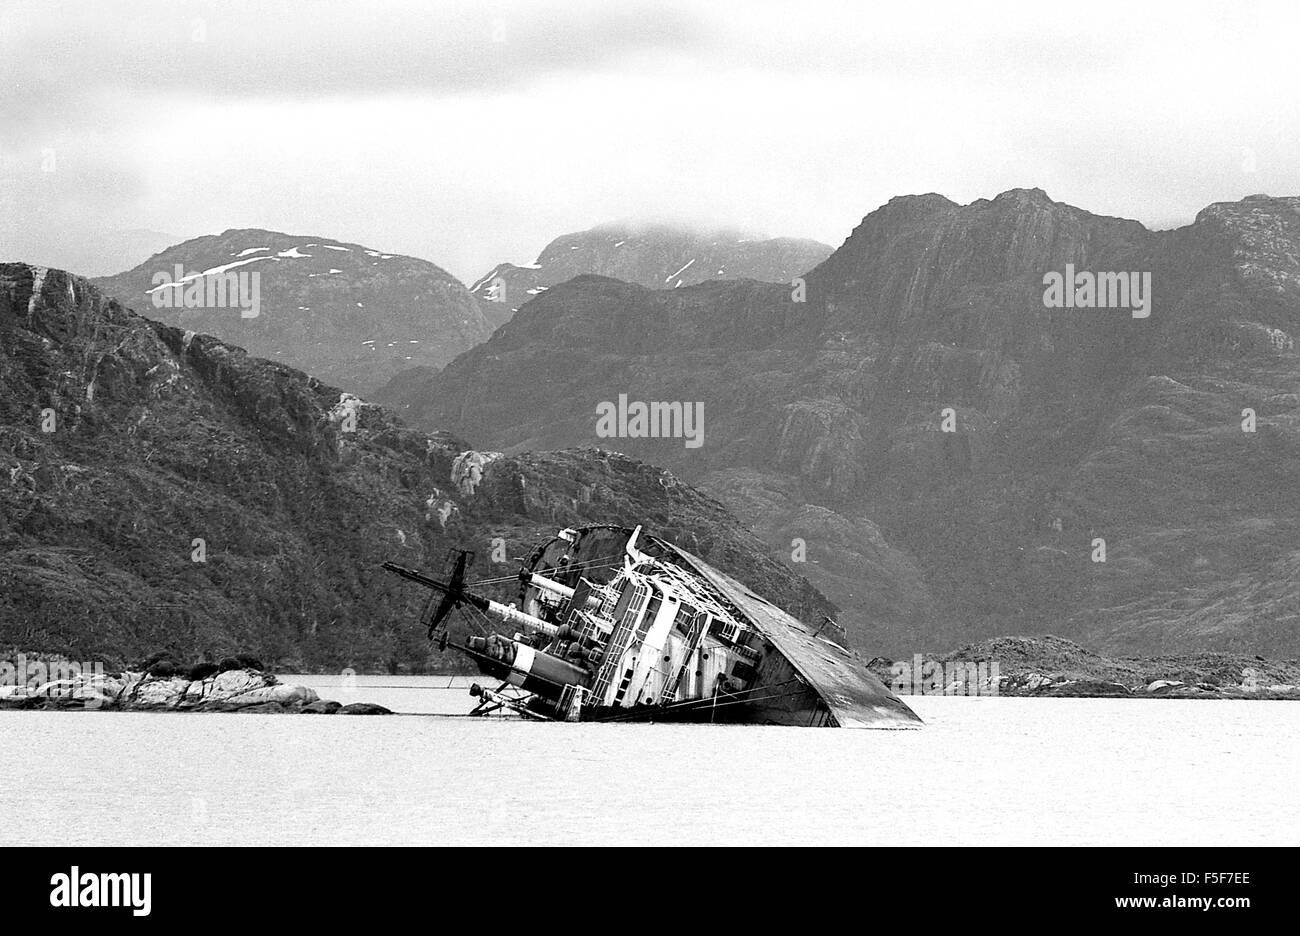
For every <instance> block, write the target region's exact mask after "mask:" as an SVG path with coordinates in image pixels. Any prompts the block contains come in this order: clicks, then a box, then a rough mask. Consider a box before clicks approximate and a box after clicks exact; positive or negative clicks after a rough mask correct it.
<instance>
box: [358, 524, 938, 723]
mask: <svg viewBox="0 0 1300 936" xmlns="http://www.w3.org/2000/svg"><path fill="white" fill-rule="evenodd" d="M471 556H472V553H468V552H464V551H458V552H457V554H456V555H455V557H454V558H453V560H452V561H451V569H450V572H449V574H448V575H447V577H446V578H445V579H436V578H432V577H430V576H428V575H426V574H424V573H422V572H419V571H416V570H413V569H407V568H403V567H402V566H399V565H395V564H393V563H391V562H386V563H384V568H385V569H386V570H388V571H389V572H392V573H394V574H396V575H399V576H402V577H403V578H405V579H408V580H410V581H413V582H417V583H419V584H420V585H423V586H425V587H426V588H429V589H432V590H433V591H434V592H435V594H433V595H432V596H431V597H430V599H429V601H428V603H427V604H426V606H425V609H424V612H423V614H422V617H421V620H422V623H423V624H424V625H425V626H426V627H427V628H428V633H429V637H430V639H431V640H435V641H436V642H437V643H438V646H439V647H440V649H445V648H446V647H448V646H452V647H455V648H456V649H458V650H460V651H462V652H464V653H465V654H467V655H468V656H469V657H471V658H472V659H473V660H474V661H475V662H476V663H477V664H478V667H479V669H480V671H481V672H482V673H484V674H485V675H487V676H490V677H492V678H493V679H494V680H497V681H499V685H498V686H497V687H496V688H491V687H488V686H482V685H478V684H476V685H474V686H473V687H472V688H471V690H470V691H471V694H472V695H474V696H475V697H476V698H478V700H479V702H478V704H477V706H476V707H475V709H474V711H473V713H472V714H476V715H484V714H489V713H493V712H503V711H509V712H513V713H516V714H518V715H520V716H523V717H526V718H535V719H547V720H560V721H655V722H663V721H682V722H704V723H732V724H735V723H741V724H764V725H792V726H807V727H818V726H820V727H838V728H915V727H919V726H920V724H921V720H920V719H919V718H918V717H917V716H916V714H915V713H914V712H913V711H912V710H911V709H910V708H908V707H907V706H906V705H905V704H904V703H903V702H902V701H901V700H899V699H898V697H897V696H895V695H894V694H893V693H892V692H891V691H890V690H889V689H888V688H887V687H886V686H885V685H884V684H883V683H882V682H881V681H880V680H879V679H877V678H876V676H875V675H874V674H873V673H871V672H870V671H869V670H868V669H867V667H866V665H865V664H864V663H863V661H862V660H861V659H859V657H858V656H857V655H856V654H854V653H853V652H851V651H850V650H848V649H847V648H846V647H844V646H843V645H842V644H841V643H839V642H837V641H836V640H834V639H832V637H831V636H830V635H829V634H827V633H825V632H824V628H823V629H817V628H813V627H809V626H808V625H806V624H804V623H803V622H801V621H799V620H798V619H796V618H794V617H793V616H791V615H790V614H787V613H786V612H785V611H783V610H781V609H780V608H778V607H776V606H775V605H773V604H772V603H771V602H769V601H767V600H766V599H765V598H763V597H761V596H760V595H758V594H755V593H754V592H753V591H752V590H750V589H749V588H748V587H746V586H745V585H743V584H741V583H740V582H738V581H736V580H735V579H733V578H731V577H730V576H728V575H726V574H724V573H722V572H720V571H718V570H717V569H715V568H713V567H712V566H711V565H709V564H708V563H706V562H704V561H703V560H702V559H699V558H697V557H696V556H693V555H691V554H690V553H688V552H687V551H686V550H684V549H681V548H680V547H678V546H675V545H673V544H672V543H669V542H667V541H666V540H662V539H659V538H658V537H655V536H652V535H648V534H646V533H643V531H642V529H641V527H639V526H638V527H636V528H635V529H632V530H628V529H626V528H623V527H617V526H609V525H597V526H587V527H582V528H579V529H565V530H561V531H560V532H559V534H558V535H556V536H555V537H553V538H552V539H550V540H548V541H547V542H544V543H542V544H541V545H540V546H538V547H537V548H536V549H535V550H534V551H533V552H532V554H531V555H530V556H529V557H528V558H527V559H526V560H525V561H524V563H523V565H522V567H521V568H520V570H519V585H520V595H519V601H518V603H517V604H510V605H507V604H503V603H501V602H499V601H495V600H493V599H491V598H488V597H486V596H484V595H482V594H479V593H477V592H475V591H474V590H473V586H471V585H469V584H467V583H466V582H465V569H466V565H467V562H468V560H469V559H470V557H471ZM456 609H459V610H461V612H462V613H465V614H467V615H468V616H469V617H470V618H471V620H473V621H474V622H476V629H479V630H482V631H483V633H482V634H481V635H478V636H470V637H467V638H465V640H464V643H451V642H450V637H449V633H448V630H447V627H446V622H447V618H448V616H449V615H450V614H451V612H452V611H453V610H456ZM503 629H504V632H500V631H502V630H503Z"/></svg>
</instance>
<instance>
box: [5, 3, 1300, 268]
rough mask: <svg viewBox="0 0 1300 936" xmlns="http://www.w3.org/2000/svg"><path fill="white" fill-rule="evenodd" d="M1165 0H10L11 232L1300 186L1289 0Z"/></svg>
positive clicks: (374, 234) (380, 233)
mask: <svg viewBox="0 0 1300 936" xmlns="http://www.w3.org/2000/svg"><path fill="white" fill-rule="evenodd" d="M1149 6H1150V8H1148V5H1146V4H1137V3H1132V2H1125V3H1118V4H1113V5H1109V4H1105V3H1089V4H1085V5H1082V6H1081V5H1078V4H1069V5H1065V4H1055V3H1049V2H1039V3H1035V4H1024V5H1016V4H999V5H990V4H980V3H975V2H966V3H959V4H955V5H951V6H950V5H946V4H945V5H938V4H928V3H924V2H917V3H898V2H891V3H888V4H881V5H876V4H872V3H868V2H863V0H851V2H845V3H819V2H810V0H798V2H793V3H743V4H741V3H736V4H731V3H726V2H722V0H698V2H697V0H680V2H639V0H617V2H615V0H606V2H591V3H587V2H578V0H556V2H529V3H513V2H504V0H502V2H495V0H478V2H472V3H449V2H409V3H408V2H395V0H378V2H376V0H352V2H347V3H341V2H334V0H326V2H307V0H297V2H287V0H258V2H251V0H250V2H198V0H195V2H185V0H174V2H145V0H84V2H80V3H53V2H36V0H30V2H22V0H0V186H2V187H0V260H9V259H25V260H33V261H36V262H42V261H43V260H45V258H44V257H43V256H34V255H32V254H33V253H40V252H42V251H49V250H50V249H51V248H50V245H51V244H58V243H59V239H60V238H64V237H72V236H73V234H71V233H70V232H77V231H80V232H97V231H111V230H118V229H128V228H148V229H153V230H158V231H163V232H167V233H170V234H177V235H183V236H187V237H188V236H194V235H197V234H203V233H210V232H215V231H221V230H224V229H226V228H230V227H265V228H271V229H275V230H282V231H288V232H291V233H302V234H315V235H323V236H328V237H335V238H338V239H341V240H347V241H356V242H360V243H363V244H366V245H368V246H372V247H377V248H380V249H383V250H387V251H396V252H402V253H409V254H414V255H416V256H420V257H425V258H427V259H430V260H433V261H435V262H436V263H439V264H440V265H442V266H444V267H446V268H447V269H449V270H450V271H451V272H452V273H454V274H455V275H457V276H458V277H460V278H461V279H462V280H466V281H472V280H474V279H476V278H477V277H478V276H480V275H481V274H483V273H484V272H486V271H487V270H488V269H489V268H490V267H491V266H492V265H493V264H494V263H496V262H497V261H500V260H512V261H515V262H528V261H530V260H532V259H533V257H534V256H535V255H536V254H537V252H538V251H539V250H540V249H541V248H542V247H543V246H544V245H545V243H546V242H547V241H548V240H550V239H551V238H552V237H554V236H556V235H558V234H561V233H564V232H568V231H573V230H579V229H582V228H586V227H590V226H592V225H594V224H598V223H600V222H603V221H608V220H613V219H620V218H645V219H680V220H689V221H692V222H697V223H700V224H717V225H723V226H737V227H742V228H746V229H750V230H754V231H762V232H766V233H769V234H774V235H776V234H779V235H791V236H804V237H814V238H817V239H819V240H822V241H825V242H827V243H829V244H832V245H835V246H837V245H838V244H840V243H841V242H842V241H843V239H844V238H845V237H846V236H847V235H848V233H849V232H850V231H851V230H852V228H853V227H854V226H855V225H856V224H857V223H858V222H859V221H860V220H861V218H862V216H863V215H865V214H866V213H867V212H869V211H871V210H873V209H874V208H876V207H878V206H879V205H880V204H881V203H883V202H884V201H886V200H888V199H889V198H890V197H892V196H894V195H898V194H907V193H919V192H930V191H937V192H941V193H943V194H945V195H947V196H948V197H950V198H953V199H955V200H957V201H960V202H968V201H971V200H973V199H976V198H981V197H992V196H993V195H995V194H997V193H998V192H1000V191H1003V190H1005V189H1008V188H1013V187H1017V186H1026V187H1029V186H1039V187H1041V188H1044V189H1046V191H1047V192H1048V194H1049V195H1051V196H1052V197H1053V198H1055V199H1057V200H1058V201H1067V202H1070V203H1072V204H1076V205H1079V206H1081V207H1084V208H1087V209H1089V210H1091V211H1095V212H1099V213H1105V214H1116V215H1123V216H1126V217H1133V218H1137V219H1138V220H1140V221H1142V222H1144V223H1146V224H1148V225H1149V226H1153V227H1170V226H1175V225H1178V224H1184V223H1187V222H1189V221H1191V219H1192V218H1193V217H1194V216H1195V214H1196V212H1197V211H1198V210H1199V209H1200V208H1202V207H1204V206H1205V205H1206V204H1208V203H1210V202H1213V201H1222V200H1228V199H1237V198H1240V197H1242V196H1244V195H1248V194H1252V193H1255V192H1268V193H1271V194H1276V195H1281V194H1291V195H1294V194H1300V145H1298V144H1300V133H1298V132H1297V109H1298V107H1300V66H1297V64H1296V59H1297V56H1296V51H1295V41H1296V40H1295V37H1296V35H1297V29H1296V27H1297V25H1300V13H1297V12H1293V9H1292V8H1294V7H1295V4H1287V3H1281V4H1277V5H1272V4H1250V3H1243V2H1234V3H1222V4H1199V3H1177V4H1172V5H1169V6H1168V7H1164V9H1163V11H1162V10H1161V8H1160V6H1157V5H1155V4H1151V5H1149ZM1067 7H1068V8H1067ZM51 156H52V159H51ZM46 170H52V171H46ZM141 259H143V258H141ZM46 262H48V261H46Z"/></svg>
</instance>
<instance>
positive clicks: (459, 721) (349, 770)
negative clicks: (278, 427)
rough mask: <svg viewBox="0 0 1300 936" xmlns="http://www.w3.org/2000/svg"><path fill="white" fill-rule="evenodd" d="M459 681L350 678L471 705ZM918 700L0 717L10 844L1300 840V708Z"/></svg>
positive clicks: (433, 702)
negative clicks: (728, 717) (853, 726)
mask: <svg viewBox="0 0 1300 936" xmlns="http://www.w3.org/2000/svg"><path fill="white" fill-rule="evenodd" d="M285 680H286V681H307V680H306V679H305V678H300V677H292V678H290V677H286V678H285ZM447 684H448V683H447V680H446V679H445V678H443V679H442V680H435V679H431V678H422V677H407V678H405V679H403V678H397V677H362V678H359V679H358V684H357V686H356V688H355V690H354V692H353V693H352V694H353V695H354V696H355V698H356V699H365V700H368V701H376V702H380V703H381V704H385V705H388V706H389V707H390V708H394V709H398V710H403V711H425V712H427V711H460V712H464V711H467V710H468V708H469V706H470V705H471V704H472V700H470V699H468V697H467V696H465V694H464V689H463V681H462V683H461V684H460V686H459V687H458V688H455V689H447V688H445V687H446V686H447ZM316 685H317V688H318V691H321V693H322V695H325V696H327V697H331V698H337V699H339V700H340V701H353V700H355V699H352V698H350V697H349V694H348V693H347V692H345V691H340V687H339V681H338V679H337V678H335V677H328V678H320V679H318V680H316ZM430 686H442V687H444V688H441V689H438V688H428V687H430ZM387 687H392V688H387ZM907 701H908V702H909V704H911V705H912V706H913V707H914V708H915V710H916V711H917V713H918V714H920V715H921V716H922V717H923V718H924V719H925V720H926V722H927V724H926V727H925V728H924V729H921V730H919V731H841V730H832V729H800V728H763V727H743V726H707V725H701V726H691V725H628V724H615V725H596V724H577V725H571V724H540V723H534V722H523V721H515V720H502V719H470V718H457V717H438V716H431V715H399V716H391V717H377V718H376V717H348V716H310V715H278V716H277V715H266V716H256V715H233V714H224V715H223V714H206V715H205V714H194V713H191V714H179V713H177V714H166V713H160V714H152V713H150V714H145V713H123V712H0V751H2V752H3V755H2V756H3V763H4V771H3V781H2V782H0V817H3V821H0V845H17V844H92V843H94V844H106V845H117V844H175V845H185V844H257V845H260V844H314V843H325V844H338V845H345V844H370V843H375V844H379V843H396V844H412V845H414V844H453V843H481V844H507V843H514V842H521V841H532V840H535V841H538V842H546V843H605V842H609V843H619V844H711V843H778V844H804V843H810V844H826V843H870V844H876V845H913V844H999V843H1026V844H1027V843H1053V844H1112V843H1120V844H1127V843H1132V844H1198V845H1199V844H1222V845H1234V844H1264V843H1271V844H1296V843H1297V841H1300V807H1298V806H1297V797H1296V791H1295V783H1296V778H1297V777H1300V745H1298V744H1297V740H1296V739H1297V737H1300V704H1295V703H1288V702H1266V701H1201V700H1129V699H1019V698H955V697H948V698H945V697H910V698H908V700H907Z"/></svg>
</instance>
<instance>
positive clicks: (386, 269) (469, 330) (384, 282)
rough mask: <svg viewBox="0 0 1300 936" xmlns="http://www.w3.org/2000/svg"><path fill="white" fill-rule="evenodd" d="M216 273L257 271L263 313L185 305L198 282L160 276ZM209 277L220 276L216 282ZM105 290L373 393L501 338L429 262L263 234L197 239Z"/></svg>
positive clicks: (156, 314)
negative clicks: (414, 370) (412, 370)
mask: <svg viewBox="0 0 1300 936" xmlns="http://www.w3.org/2000/svg"><path fill="white" fill-rule="evenodd" d="M178 266H179V267H180V269H181V271H182V274H183V276H182V277H177V276H176V269H177V267H178ZM217 273H230V274H234V275H239V274H252V273H256V274H258V277H259V296H258V299H259V302H258V308H257V309H256V310H254V309H252V303H251V301H250V302H246V303H245V305H244V307H243V308H241V307H239V306H238V305H237V304H236V303H235V302H233V301H231V300H230V299H229V297H227V299H226V301H225V302H224V303H223V302H221V301H220V296H216V299H217V301H215V302H214V301H211V298H210V297H209V296H207V294H206V290H205V291H204V296H203V297H202V302H199V303H196V307H192V308H185V307H184V305H185V304H186V303H185V302H184V295H183V292H187V291H189V289H190V288H192V287H193V286H194V284H195V283H196V282H198V281H199V280H198V279H197V278H195V279H189V280H185V282H184V285H183V286H180V287H178V286H173V285H166V284H163V285H160V284H159V280H158V279H155V277H156V276H158V277H161V276H162V275H164V274H166V275H167V276H169V277H170V278H171V281H172V282H179V281H181V280H183V279H184V277H188V276H189V275H190V274H217ZM208 278H213V279H215V276H213V277H205V278H204V279H203V280H202V282H203V283H204V284H205V285H206V283H207V279H208ZM94 282H95V284H96V285H97V286H99V287H100V288H101V289H102V290H103V291H104V292H106V293H108V294H109V295H110V296H114V297H116V298H117V299H119V300H121V301H122V302H123V303H124V304H126V305H127V306H129V307H131V308H133V309H135V310H137V311H138V312H140V313H141V314H143V315H146V316H149V317H150V318H155V319H158V320H159V321H162V322H165V323H167V324H169V325H174V326H176V327H177V328H181V329H185V330H187V331H195V332H203V333H206V334H211V335H214V336H215V337H218V338H220V339H221V340H223V341H229V342H232V343H235V344H238V345H240V346H242V347H246V348H248V349H249V351H250V352H251V353H253V354H256V355H259V356H262V357H266V358H271V359H274V360H278V361H282V362H284V363H286V364H290V365H292V366H294V367H297V368H301V369H302V370H305V371H307V372H309V373H310V374H312V375H313V376H315V377H318V378H320V379H321V380H324V381H325V382H327V383H329V384H331V385H337V386H339V387H342V388H343V389H345V390H348V391H350V392H352V393H357V394H360V395H362V396H366V395H368V394H369V393H371V392H372V391H373V390H375V389H376V388H378V387H379V386H381V385H382V384H383V383H384V382H385V381H386V380H387V379H388V378H389V377H391V376H392V375H393V374H395V373H397V372H398V371H400V370H403V369H405V368H408V367H417V366H425V367H438V366H441V365H442V364H445V363H446V362H447V361H449V360H451V359H452V358H453V357H455V356H456V355H457V354H459V353H460V352H461V351H464V350H465V349H467V348H470V347H472V346H474V345H475V344H477V343H478V342H480V341H483V340H484V339H486V338H487V336H488V335H489V334H491V332H492V326H490V325H489V323H488V322H487V320H486V319H485V318H484V317H483V315H482V313H481V312H480V310H479V308H478V306H477V304H476V303H475V302H474V300H473V298H471V296H470V295H469V293H468V292H467V291H466V290H465V287H464V286H463V285H462V284H461V283H460V281H459V280H457V279H456V278H455V277H453V276H452V275H451V274H450V273H447V272H446V271H445V270H443V269H441V268H439V267H437V266H435V265H434V264H432V263H430V262H428V261H427V260H419V259H416V258H415V257H404V256H401V255H398V254H389V253H383V252H381V251H378V250H373V249H370V248H367V247H363V246H361V245H360V244H351V243H344V242H342V241H336V240H332V239H330V238H326V237H307V236H297V235H290V234H281V233H277V232H274V231H263V230H258V229H256V228H250V229H243V230H229V231H225V232H224V233H222V234H213V235H207V236H204V237H197V238H194V239H193V240H188V241H185V242H184V243H182V244H176V245H175V246H173V247H170V248H168V249H167V250H164V251H162V252H161V253H159V254H156V255H155V256H153V257H151V258H150V259H149V260H147V261H145V262H144V263H141V264H140V265H139V266H137V267H135V268H133V269H131V270H128V271H126V272H125V273H119V274H117V275H116V276H111V277H104V278H100V279H96V280H94ZM251 285H252V284H251V282H250V284H249V287H250V291H251ZM214 295H215V294H214ZM195 298H196V299H198V298H199V297H198V296H197V292H196V294H195ZM167 302H170V304H169V305H163V303H167ZM253 311H255V312H256V315H250V314H247V313H250V312H253Z"/></svg>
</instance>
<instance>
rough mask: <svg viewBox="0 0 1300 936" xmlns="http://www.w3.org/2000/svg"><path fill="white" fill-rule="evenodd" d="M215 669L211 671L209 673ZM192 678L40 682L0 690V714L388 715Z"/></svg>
mask: <svg viewBox="0 0 1300 936" xmlns="http://www.w3.org/2000/svg"><path fill="white" fill-rule="evenodd" d="M213 668H214V669H215V667H213ZM192 675H197V674H193V673H191V674H174V673H170V672H166V671H164V672H161V673H159V672H131V671H126V672H122V673H116V674H105V673H77V674H75V675H72V676H69V677H65V678H58V679H51V680H48V681H45V682H31V683H27V684H18V685H7V686H0V710H5V709H74V710H75V709H84V710H95V711H131V712H239V713H242V714H257V715H273V714H274V715H281V714H295V713H296V714H304V715H335V714H338V715H390V714H392V712H391V711H390V710H389V709H386V708H384V707H383V706H382V705H375V704H374V703H371V702H354V703H352V704H350V705H343V704H341V703H339V702H336V701H334V700H332V699H322V698H320V696H319V695H317V693H316V691H315V690H314V689H309V688H307V687H306V686H294V685H286V684H284V683H281V682H280V681H279V680H278V679H276V677H275V676H273V675H272V674H270V673H265V672H262V671H261V670H259V669H248V668H239V669H227V670H222V671H220V672H213V673H208V674H206V675H202V676H199V677H198V678H191V676H192Z"/></svg>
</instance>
